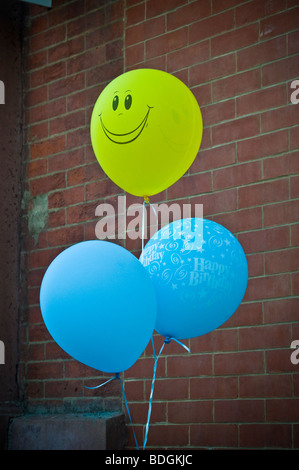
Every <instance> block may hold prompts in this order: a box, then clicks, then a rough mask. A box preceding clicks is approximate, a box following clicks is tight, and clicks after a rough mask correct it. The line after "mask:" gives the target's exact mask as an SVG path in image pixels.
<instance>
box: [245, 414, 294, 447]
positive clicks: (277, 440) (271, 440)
mask: <svg viewBox="0 0 299 470" xmlns="http://www.w3.org/2000/svg"><path fill="white" fill-rule="evenodd" d="M278 406H279V405H278ZM240 447H243V448H244V447H245V448H248V447H249V448H254V449H271V448H273V449H280V448H291V447H292V428H291V425H290V424H280V423H279V424H267V423H259V424H243V423H242V424H241V425H240Z"/></svg>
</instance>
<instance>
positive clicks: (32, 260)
mask: <svg viewBox="0 0 299 470" xmlns="http://www.w3.org/2000/svg"><path fill="white" fill-rule="evenodd" d="M61 251H62V250H61V249H60V248H51V249H45V250H38V251H31V252H30V253H29V269H31V268H32V269H34V268H42V267H48V266H49V264H50V263H51V262H52V261H53V259H54V258H56V256H58V255H59V253H60V252H61Z"/></svg>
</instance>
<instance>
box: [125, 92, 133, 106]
mask: <svg viewBox="0 0 299 470" xmlns="http://www.w3.org/2000/svg"><path fill="white" fill-rule="evenodd" d="M131 106H132V95H127V96H126V97H125V108H126V109H130V108H131Z"/></svg>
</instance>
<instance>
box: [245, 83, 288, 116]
mask: <svg viewBox="0 0 299 470" xmlns="http://www.w3.org/2000/svg"><path fill="white" fill-rule="evenodd" d="M286 103H287V94H286V87H285V85H284V84H283V85H277V86H276V87H270V88H266V89H262V90H259V91H255V92H253V93H248V94H247V95H243V96H239V97H238V98H237V116H242V115H244V114H251V113H256V112H259V111H263V110H266V109H270V108H274V107H275V108H277V107H278V106H283V105H284V104H286Z"/></svg>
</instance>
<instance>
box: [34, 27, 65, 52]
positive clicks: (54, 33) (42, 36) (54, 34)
mask: <svg viewBox="0 0 299 470" xmlns="http://www.w3.org/2000/svg"><path fill="white" fill-rule="evenodd" d="M65 37H66V26H65V25H60V26H56V27H54V28H50V29H47V30H45V31H42V32H41V33H39V34H36V35H34V36H32V37H31V38H30V41H29V44H30V46H29V47H30V51H32V52H35V51H38V50H40V49H44V48H46V47H49V44H51V46H53V45H54V44H58V43H60V42H62V41H64V40H65Z"/></svg>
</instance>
